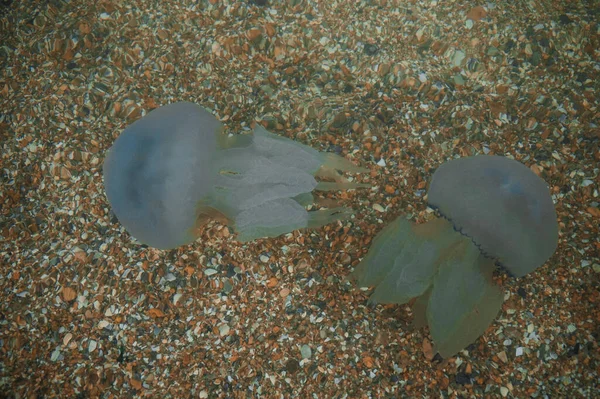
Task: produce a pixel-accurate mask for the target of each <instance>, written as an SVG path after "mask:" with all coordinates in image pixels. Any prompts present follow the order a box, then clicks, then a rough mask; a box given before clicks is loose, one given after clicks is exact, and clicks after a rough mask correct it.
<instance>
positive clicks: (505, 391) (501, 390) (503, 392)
mask: <svg viewBox="0 0 600 399" xmlns="http://www.w3.org/2000/svg"><path fill="white" fill-rule="evenodd" d="M500 395H502V397H503V398H506V395H508V388H507V387H500Z"/></svg>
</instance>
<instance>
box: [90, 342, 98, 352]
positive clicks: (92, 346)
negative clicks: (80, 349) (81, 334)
mask: <svg viewBox="0 0 600 399" xmlns="http://www.w3.org/2000/svg"><path fill="white" fill-rule="evenodd" d="M96 347H98V343H97V342H96V341H94V340H93V339H92V340H90V343H89V345H88V352H90V353H91V352H93V351H95V350H96Z"/></svg>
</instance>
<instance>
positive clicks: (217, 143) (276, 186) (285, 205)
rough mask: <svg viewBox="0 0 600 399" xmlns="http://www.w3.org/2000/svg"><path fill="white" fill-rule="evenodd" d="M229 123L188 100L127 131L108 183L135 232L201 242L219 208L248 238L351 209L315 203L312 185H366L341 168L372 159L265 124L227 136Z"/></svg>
mask: <svg viewBox="0 0 600 399" xmlns="http://www.w3.org/2000/svg"><path fill="white" fill-rule="evenodd" d="M222 130H223V127H222V125H221V123H220V122H219V121H218V120H217V119H216V118H215V117H214V116H213V115H212V114H211V113H210V112H208V111H206V110H205V109H203V108H202V107H200V106H198V105H196V104H193V103H189V102H180V103H174V104H170V105H166V106H163V107H160V108H158V109H156V110H154V111H152V112H150V113H148V114H147V115H146V116H144V117H143V118H141V119H139V120H137V121H136V122H134V123H133V124H131V125H130V126H128V127H127V128H126V129H125V130H124V131H123V132H122V133H121V135H120V136H119V137H118V138H117V140H116V141H115V142H114V144H113V146H112V147H111V148H110V150H109V151H108V154H107V156H106V159H105V161H104V185H105V190H106V196H107V198H108V201H109V203H110V204H111V207H112V209H113V211H114V213H115V215H116V216H117V218H118V219H119V221H120V222H121V223H122V224H123V226H124V227H125V228H126V229H127V230H128V231H129V233H130V234H131V235H132V236H134V237H135V238H136V239H138V240H139V241H140V242H142V243H144V244H147V245H149V246H152V247H155V248H159V249H170V248H175V247H178V246H180V245H184V244H188V243H190V242H193V241H194V240H195V239H196V238H197V237H198V235H199V228H200V227H201V226H202V225H203V224H205V223H206V222H207V221H208V220H210V219H213V218H218V219H221V220H224V221H226V222H228V223H229V224H231V225H232V227H233V228H234V230H236V232H237V233H238V239H239V240H241V241H248V240H252V239H255V238H260V237H274V236H278V235H281V234H284V233H287V232H290V231H292V230H295V229H300V228H305V227H318V226H321V225H324V224H327V223H330V222H333V221H335V220H339V219H343V218H345V217H348V216H349V215H350V210H349V209H346V208H333V209H327V210H320V211H312V212H308V211H307V210H306V208H305V206H306V205H308V204H310V203H312V202H313V197H312V194H311V193H312V191H313V190H336V189H349V188H357V187H363V186H364V185H360V184H354V183H350V182H347V181H346V180H345V179H343V177H342V176H341V175H340V174H339V172H338V171H344V172H361V171H364V169H362V168H359V167H356V166H354V165H353V164H352V163H350V162H349V161H347V160H345V159H344V158H341V157H339V156H336V155H334V154H326V153H321V152H318V151H316V150H314V149H312V148H310V147H308V146H305V145H302V144H299V143H296V142H294V141H292V140H289V139H286V138H282V137H279V136H276V135H274V134H271V133H269V132H267V131H266V130H264V129H263V128H262V127H257V128H256V129H255V131H254V134H253V135H232V136H229V137H228V136H227V135H225V134H223V132H222ZM316 177H326V178H330V179H333V180H335V181H334V182H319V181H317V180H316Z"/></svg>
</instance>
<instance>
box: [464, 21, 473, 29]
mask: <svg viewBox="0 0 600 399" xmlns="http://www.w3.org/2000/svg"><path fill="white" fill-rule="evenodd" d="M465 26H466V27H467V29H472V28H473V20H472V19H467V22H466V23H465Z"/></svg>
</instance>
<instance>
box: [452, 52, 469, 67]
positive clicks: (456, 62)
mask: <svg viewBox="0 0 600 399" xmlns="http://www.w3.org/2000/svg"><path fill="white" fill-rule="evenodd" d="M466 56H467V55H466V54H465V52H464V51H461V50H456V51H455V52H454V55H453V56H452V65H453V66H455V67H459V66H460V65H461V64H462V62H463V60H464V59H465V57H466Z"/></svg>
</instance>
